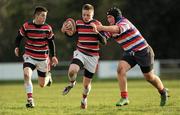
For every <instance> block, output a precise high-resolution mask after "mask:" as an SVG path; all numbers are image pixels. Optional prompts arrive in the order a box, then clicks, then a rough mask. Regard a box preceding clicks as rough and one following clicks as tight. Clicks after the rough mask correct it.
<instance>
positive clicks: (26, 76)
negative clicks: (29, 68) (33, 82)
mask: <svg viewBox="0 0 180 115" xmlns="http://www.w3.org/2000/svg"><path fill="white" fill-rule="evenodd" d="M24 79H25V80H29V79H30V75H29V73H28V72H25V73H24Z"/></svg>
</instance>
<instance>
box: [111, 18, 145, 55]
mask: <svg viewBox="0 0 180 115" xmlns="http://www.w3.org/2000/svg"><path fill="white" fill-rule="evenodd" d="M116 25H117V26H118V27H119V29H120V33H118V34H112V35H111V36H113V38H114V39H115V41H116V42H117V43H119V44H120V45H121V47H122V48H123V50H124V51H128V52H130V51H134V52H136V51H140V50H142V49H144V48H146V47H147V46H148V43H147V42H146V40H145V39H144V37H143V36H142V35H141V33H140V32H139V31H138V29H137V28H136V27H135V26H134V25H133V24H132V23H131V22H130V21H129V20H128V19H126V18H124V17H122V18H121V19H120V20H119V21H118V22H117V23H116Z"/></svg>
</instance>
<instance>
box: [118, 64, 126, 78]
mask: <svg viewBox="0 0 180 115" xmlns="http://www.w3.org/2000/svg"><path fill="white" fill-rule="evenodd" d="M117 74H118V75H120V76H124V75H125V74H126V70H125V68H123V67H122V66H119V67H118V68H117Z"/></svg>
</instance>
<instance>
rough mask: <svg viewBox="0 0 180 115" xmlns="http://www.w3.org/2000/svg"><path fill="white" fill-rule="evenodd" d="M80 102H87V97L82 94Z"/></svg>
mask: <svg viewBox="0 0 180 115" xmlns="http://www.w3.org/2000/svg"><path fill="white" fill-rule="evenodd" d="M82 102H83V103H86V102H87V95H84V94H83V97H82Z"/></svg>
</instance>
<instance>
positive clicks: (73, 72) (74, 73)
mask: <svg viewBox="0 0 180 115" xmlns="http://www.w3.org/2000/svg"><path fill="white" fill-rule="evenodd" d="M76 74H77V70H75V69H73V70H70V71H69V72H68V75H69V77H74V76H75V75H76Z"/></svg>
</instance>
